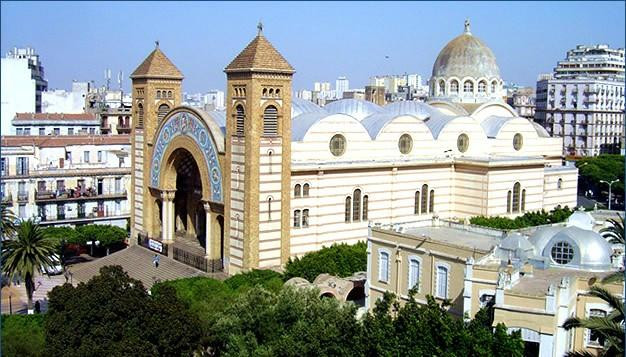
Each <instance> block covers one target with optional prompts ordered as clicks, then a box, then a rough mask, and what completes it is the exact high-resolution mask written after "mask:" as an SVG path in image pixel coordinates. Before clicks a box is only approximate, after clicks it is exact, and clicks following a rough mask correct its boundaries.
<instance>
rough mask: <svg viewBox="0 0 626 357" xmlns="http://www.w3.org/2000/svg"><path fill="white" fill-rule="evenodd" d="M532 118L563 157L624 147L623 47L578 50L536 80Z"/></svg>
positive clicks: (584, 47)
mask: <svg viewBox="0 0 626 357" xmlns="http://www.w3.org/2000/svg"><path fill="white" fill-rule="evenodd" d="M535 120H536V121H537V122H538V123H540V124H541V125H543V126H544V127H545V128H546V130H547V131H548V133H550V134H551V135H553V136H558V137H563V152H564V153H565V154H566V155H576V156H594V155H598V154H601V153H619V151H620V148H621V147H622V145H623V143H624V49H622V48H621V49H617V50H615V49H611V48H609V47H608V46H607V45H595V46H577V47H576V49H573V50H570V51H568V53H567V57H566V59H565V60H563V61H559V62H558V63H557V67H556V68H555V69H554V73H553V74H551V75H550V74H548V75H541V76H539V79H538V81H537V99H536V112H535Z"/></svg>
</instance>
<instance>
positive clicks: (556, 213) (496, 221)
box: [470, 206, 574, 230]
mask: <svg viewBox="0 0 626 357" xmlns="http://www.w3.org/2000/svg"><path fill="white" fill-rule="evenodd" d="M572 213H574V211H573V210H571V209H569V208H568V207H567V206H565V208H555V209H553V210H552V211H550V213H547V212H546V211H545V210H541V211H536V212H526V213H524V215H523V216H518V217H515V219H511V218H508V217H499V216H496V217H485V216H477V217H472V218H470V223H471V224H475V225H477V226H483V227H489V228H495V229H502V230H512V229H520V228H526V227H533V226H540V225H544V224H552V223H559V222H563V221H565V220H566V219H568V218H569V216H571V215H572Z"/></svg>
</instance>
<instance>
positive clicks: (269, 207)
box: [267, 197, 272, 221]
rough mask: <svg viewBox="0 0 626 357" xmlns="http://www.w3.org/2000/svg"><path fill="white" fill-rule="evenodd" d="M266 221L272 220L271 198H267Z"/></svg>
mask: <svg viewBox="0 0 626 357" xmlns="http://www.w3.org/2000/svg"><path fill="white" fill-rule="evenodd" d="M267 220H268V221H271V220H272V198H271V197H268V198H267Z"/></svg>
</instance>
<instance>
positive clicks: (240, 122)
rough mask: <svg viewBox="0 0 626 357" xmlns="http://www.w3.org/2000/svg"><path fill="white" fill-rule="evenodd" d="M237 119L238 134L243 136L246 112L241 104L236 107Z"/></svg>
mask: <svg viewBox="0 0 626 357" xmlns="http://www.w3.org/2000/svg"><path fill="white" fill-rule="evenodd" d="M235 119H236V135H238V136H243V133H244V123H245V120H246V114H245V112H244V110H243V106H242V105H241V104H240V105H238V106H237V108H235Z"/></svg>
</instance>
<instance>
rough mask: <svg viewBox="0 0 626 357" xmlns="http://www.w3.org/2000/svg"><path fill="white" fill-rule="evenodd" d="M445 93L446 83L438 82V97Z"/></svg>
mask: <svg viewBox="0 0 626 357" xmlns="http://www.w3.org/2000/svg"><path fill="white" fill-rule="evenodd" d="M445 93H446V82H444V80H443V79H442V80H440V81H439V95H444V94H445Z"/></svg>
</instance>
